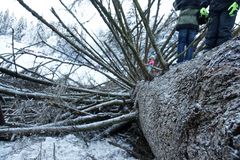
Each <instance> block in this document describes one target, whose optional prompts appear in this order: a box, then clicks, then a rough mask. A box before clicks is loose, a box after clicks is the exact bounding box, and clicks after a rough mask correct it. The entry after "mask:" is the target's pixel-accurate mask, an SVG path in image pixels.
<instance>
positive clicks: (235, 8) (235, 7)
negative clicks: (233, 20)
mask: <svg viewBox="0 0 240 160" xmlns="http://www.w3.org/2000/svg"><path fill="white" fill-rule="evenodd" d="M238 7H239V6H238V3H237V2H233V4H232V5H231V6H230V7H229V8H228V10H229V15H230V16H234V14H235V12H236V11H238Z"/></svg>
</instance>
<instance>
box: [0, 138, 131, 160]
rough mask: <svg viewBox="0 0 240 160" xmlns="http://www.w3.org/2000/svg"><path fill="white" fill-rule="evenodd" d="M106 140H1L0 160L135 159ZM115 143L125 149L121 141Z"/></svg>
mask: <svg viewBox="0 0 240 160" xmlns="http://www.w3.org/2000/svg"><path fill="white" fill-rule="evenodd" d="M109 140H110V139H104V140H101V141H100V140H98V141H89V142H88V141H86V140H84V138H81V137H77V136H75V135H67V136H64V137H32V138H27V137H25V138H22V139H19V140H17V141H14V142H3V141H0V160H55V159H56V160H135V158H132V157H130V156H129V154H128V153H127V152H126V151H124V150H122V149H120V148H118V147H115V146H113V145H111V144H109V143H108V142H107V141H109ZM117 143H118V144H120V145H122V146H125V147H126V146H127V145H126V144H124V143H123V142H121V141H119V142H117ZM54 146H55V147H54ZM127 147H129V146H127ZM54 148H55V149H54ZM54 150H55V152H54Z"/></svg>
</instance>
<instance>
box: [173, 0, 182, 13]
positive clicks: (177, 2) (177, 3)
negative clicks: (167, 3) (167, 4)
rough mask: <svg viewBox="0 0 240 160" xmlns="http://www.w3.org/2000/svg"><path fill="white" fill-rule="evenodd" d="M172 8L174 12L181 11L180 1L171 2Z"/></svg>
mask: <svg viewBox="0 0 240 160" xmlns="http://www.w3.org/2000/svg"><path fill="white" fill-rule="evenodd" d="M173 7H174V9H175V10H176V11H178V10H180V9H181V0H175V1H174V2H173Z"/></svg>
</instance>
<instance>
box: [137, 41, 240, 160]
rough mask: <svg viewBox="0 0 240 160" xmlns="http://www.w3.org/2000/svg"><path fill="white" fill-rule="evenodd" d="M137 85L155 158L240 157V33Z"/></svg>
mask: <svg viewBox="0 0 240 160" xmlns="http://www.w3.org/2000/svg"><path fill="white" fill-rule="evenodd" d="M203 54H204V55H203V56H200V57H197V58H195V59H194V60H193V61H190V62H185V63H183V64H179V65H177V66H174V67H172V68H171V69H170V70H169V71H168V72H167V73H166V74H164V75H163V76H161V77H158V78H155V79H154V80H153V81H152V82H141V83H139V84H138V86H137V89H136V99H137V104H138V108H139V120H140V125H141V128H142V130H143V133H144V135H145V137H146V139H147V141H148V142H149V145H150V147H151V149H152V151H153V153H154V155H155V156H156V159H158V160H160V159H174V160H180V159H191V160H199V159H239V158H240V141H239V137H240V76H239V75H240V38H239V37H238V38H235V39H234V40H232V41H229V42H227V43H225V44H223V45H221V46H219V47H217V48H214V49H212V50H210V51H208V52H206V53H203Z"/></svg>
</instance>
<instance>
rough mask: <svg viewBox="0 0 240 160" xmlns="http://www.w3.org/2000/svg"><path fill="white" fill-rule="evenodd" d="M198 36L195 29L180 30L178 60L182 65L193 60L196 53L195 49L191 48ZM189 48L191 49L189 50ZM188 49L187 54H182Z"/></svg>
mask: <svg viewBox="0 0 240 160" xmlns="http://www.w3.org/2000/svg"><path fill="white" fill-rule="evenodd" d="M196 35H197V31H196V30H194V29H180V30H179V33H178V49H177V52H178V55H179V56H178V60H177V63H181V62H183V61H187V60H191V59H192V56H193V52H194V50H195V49H194V47H193V46H189V45H190V44H191V43H192V42H193V40H194V38H195V36H196ZM188 47H189V48H188ZM186 48H188V50H187V51H186V54H181V53H182V52H183V51H184V50H185V49H186Z"/></svg>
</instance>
